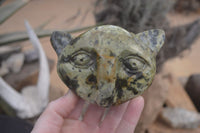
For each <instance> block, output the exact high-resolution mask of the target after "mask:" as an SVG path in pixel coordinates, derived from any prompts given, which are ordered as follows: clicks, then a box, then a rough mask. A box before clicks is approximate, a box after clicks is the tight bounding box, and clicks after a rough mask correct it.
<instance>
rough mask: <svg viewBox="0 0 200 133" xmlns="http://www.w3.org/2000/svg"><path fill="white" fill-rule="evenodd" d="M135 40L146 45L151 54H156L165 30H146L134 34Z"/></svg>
mask: <svg viewBox="0 0 200 133" xmlns="http://www.w3.org/2000/svg"><path fill="white" fill-rule="evenodd" d="M135 37H136V40H137V41H139V43H142V44H143V45H145V46H148V47H149V48H150V50H151V51H152V53H153V55H154V56H156V55H157V53H158V52H159V50H160V48H161V47H162V46H163V44H164V40H165V32H164V31H163V30H160V29H154V30H148V31H144V32H141V33H138V34H136V35H135Z"/></svg>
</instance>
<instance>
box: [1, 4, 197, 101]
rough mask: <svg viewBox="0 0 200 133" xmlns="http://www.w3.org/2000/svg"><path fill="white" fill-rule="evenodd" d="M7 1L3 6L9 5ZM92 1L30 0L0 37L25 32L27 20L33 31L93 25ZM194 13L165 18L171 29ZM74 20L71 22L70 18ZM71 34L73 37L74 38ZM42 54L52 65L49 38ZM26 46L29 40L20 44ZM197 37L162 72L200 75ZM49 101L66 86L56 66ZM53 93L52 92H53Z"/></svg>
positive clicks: (45, 40)
mask: <svg viewBox="0 0 200 133" xmlns="http://www.w3.org/2000/svg"><path fill="white" fill-rule="evenodd" d="M11 1H12V0H7V1H6V2H5V3H4V4H7V3H9V2H11ZM94 2H95V0H73V1H72V0H32V1H30V2H29V3H28V4H27V5H25V6H24V7H22V8H21V9H20V10H19V11H17V12H16V13H15V14H14V15H13V16H12V17H10V18H9V19H8V20H7V21H6V22H4V23H3V24H2V25H0V34H4V33H10V32H14V31H22V30H25V26H24V20H25V19H26V20H28V21H29V23H30V24H31V25H32V27H34V28H37V27H38V26H40V25H41V24H42V23H44V22H46V21H47V20H50V22H49V23H48V24H47V25H46V26H45V29H55V30H64V29H65V30H70V29H74V28H80V27H85V26H91V25H94V24H95V20H94V16H93V5H94ZM198 17H199V15H197V14H189V15H187V16H185V15H180V14H170V15H169V19H170V22H171V25H172V26H176V25H180V24H185V23H188V22H191V21H193V20H195V19H196V18H198ZM73 18H74V19H73ZM78 34H79V33H77V34H73V35H74V36H76V35H78ZM40 41H41V43H42V45H43V48H44V50H45V53H46V54H47V56H48V57H49V58H51V59H53V60H55V62H56V61H57V55H56V54H55V52H54V50H53V49H52V47H51V45H50V41H49V37H45V38H41V39H40ZM20 43H23V44H24V45H27V46H30V45H31V44H30V42H29V41H24V42H20ZM199 51H200V37H199V38H198V40H196V41H195V43H194V45H193V46H192V47H191V49H189V50H186V51H184V52H183V53H182V54H181V57H177V58H174V59H171V60H169V61H168V62H167V63H166V64H165V66H164V70H166V71H168V72H171V73H173V74H174V75H175V76H176V77H187V76H189V75H191V74H193V73H200V61H199V58H200V52H199ZM51 86H52V88H53V90H51V91H50V92H51V94H50V99H51V100H52V99H54V98H56V97H59V96H61V95H63V94H64V92H66V91H67V87H66V86H65V85H64V84H63V83H62V82H61V80H60V79H59V77H58V75H57V72H56V66H55V67H54V69H53V71H52V73H51ZM54 92H55V93H54Z"/></svg>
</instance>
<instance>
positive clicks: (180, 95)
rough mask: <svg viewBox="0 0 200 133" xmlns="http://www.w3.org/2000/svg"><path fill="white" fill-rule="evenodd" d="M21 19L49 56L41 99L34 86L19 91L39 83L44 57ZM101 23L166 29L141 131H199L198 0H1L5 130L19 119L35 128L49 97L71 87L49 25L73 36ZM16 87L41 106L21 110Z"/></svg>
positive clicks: (0, 111) (0, 88) (1, 123)
mask: <svg viewBox="0 0 200 133" xmlns="http://www.w3.org/2000/svg"><path fill="white" fill-rule="evenodd" d="M24 20H27V21H28V22H29V24H30V25H31V26H32V28H33V29H34V30H35V33H36V34H37V35H38V37H39V40H40V42H41V44H42V47H43V52H44V53H45V54H46V56H47V62H48V65H47V64H46V65H47V67H48V68H49V73H50V76H48V74H47V75H46V76H47V77H49V78H50V82H49V83H44V86H45V87H47V88H48V89H47V90H46V93H45V94H44V95H48V97H46V99H45V100H44V104H43V105H41V106H39V105H38V103H39V102H41V101H37V100H36V99H37V97H35V95H34V94H32V93H29V95H26V94H24V93H23V94H24V95H21V94H22V92H23V91H22V89H23V90H25V89H26V87H27V86H33V85H36V89H38V90H40V89H42V88H40V87H38V86H37V84H38V82H39V81H38V76H39V75H40V74H39V73H40V71H43V70H41V68H40V65H41V64H43V65H45V63H44V62H41V60H40V57H41V54H40V53H39V52H38V51H37V50H38V49H39V48H38V49H37V48H34V47H33V46H32V45H31V42H30V41H29V38H28V35H27V32H26V31H27V30H26V27H25V25H24ZM103 24H113V25H118V26H121V27H123V28H125V29H126V30H128V31H131V32H133V33H139V32H142V31H145V30H148V29H155V28H159V29H163V30H165V32H166V41H165V44H164V46H163V48H162V49H161V51H160V52H159V54H158V56H157V75H156V77H155V79H154V81H153V84H152V86H151V87H150V88H149V89H148V90H147V91H146V92H145V94H144V95H143V96H144V98H145V109H144V111H143V114H142V117H141V119H140V122H139V124H138V126H137V129H136V133H180V132H181V133H198V132H200V126H199V125H200V113H199V111H200V0H123V1H122V0H84V1H83V0H73V1H72V0H57V1H55V0H0V77H1V80H0V81H1V82H0V132H1V131H2V132H3V131H7V132H9V131H8V129H6V127H8V125H10V126H11V127H13V125H16V123H18V124H19V123H21V125H20V124H19V126H17V127H16V129H24V131H20V132H30V130H31V128H32V126H33V125H34V122H35V120H37V118H38V116H39V115H40V113H41V112H42V110H43V109H44V107H45V106H46V102H50V101H52V100H54V99H57V98H58V97H61V96H63V95H64V94H65V93H66V92H67V91H68V88H67V87H66V86H65V85H64V83H63V82H62V81H61V80H60V78H59V77H58V75H57V72H56V63H57V55H56V53H55V52H54V50H53V48H52V47H51V44H50V35H51V33H52V31H55V30H61V31H65V32H69V33H71V34H72V36H73V37H76V36H78V35H79V34H80V33H83V32H84V31H87V30H89V29H90V28H92V27H94V26H97V25H103ZM43 74H45V73H43ZM42 83H43V82H42ZM13 90H14V91H13ZM27 90H28V89H27ZM37 93H40V92H37ZM7 94H9V95H7ZM18 95H20V96H21V97H23V98H24V99H25V101H26V102H27V101H29V100H30V101H31V102H33V104H35V105H38V111H36V113H32V112H29V111H28V110H24V114H23V111H22V112H20V109H22V110H23V106H22V107H21V104H23V102H24V101H23V102H20V103H21V104H20V103H19V101H20V99H18V100H15V97H18ZM30 95H31V96H30ZM12 96H13V97H12ZM27 97H31V98H30V99H29V100H26V98H27ZM23 98H22V99H23ZM26 102H25V103H24V107H25V105H26V104H28V102H27V103H26ZM17 105H19V106H20V107H21V108H20V107H17ZM26 106H27V105H26ZM31 108H32V107H31V105H30V109H31ZM36 110H37V109H36ZM26 113H27V115H25V114H26ZM30 113H32V115H29V114H30ZM19 121H20V122H19ZM5 125H7V126H5Z"/></svg>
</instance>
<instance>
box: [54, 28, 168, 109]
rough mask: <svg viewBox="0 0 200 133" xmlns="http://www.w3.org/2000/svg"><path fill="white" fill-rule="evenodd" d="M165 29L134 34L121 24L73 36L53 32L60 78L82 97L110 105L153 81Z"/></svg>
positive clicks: (137, 91) (131, 96)
mask: <svg viewBox="0 0 200 133" xmlns="http://www.w3.org/2000/svg"><path fill="white" fill-rule="evenodd" d="M164 39H165V33H164V31H162V30H159V29H155V30H149V31H144V32H142V33H138V34H133V33H130V32H128V31H126V30H124V29H122V28H120V27H117V26H113V25H105V26H99V27H96V28H93V29H91V30H89V31H87V32H85V33H83V34H81V35H80V36H78V37H76V38H75V39H72V38H71V36H70V35H69V34H65V33H63V32H58V31H57V32H54V33H53V34H52V36H51V43H52V46H53V48H54V49H55V51H56V53H57V55H58V58H59V59H58V64H57V70H58V74H59V76H60V78H61V79H62V80H63V82H64V83H65V84H66V85H67V86H68V87H69V89H71V90H72V91H73V92H74V93H76V94H77V95H78V96H80V97H81V98H82V99H84V100H86V101H88V102H90V103H97V104H98V105H99V106H103V107H109V106H112V105H118V104H121V103H124V102H126V101H128V100H130V99H132V98H134V97H136V96H138V95H141V94H142V93H143V92H144V91H145V90H146V89H147V88H148V87H149V86H150V85H151V83H152V80H153V77H154V75H155V72H156V60H155V58H156V55H157V53H158V51H159V50H160V48H161V47H162V45H163V43H164Z"/></svg>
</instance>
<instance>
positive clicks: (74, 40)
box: [70, 36, 80, 45]
mask: <svg viewBox="0 0 200 133" xmlns="http://www.w3.org/2000/svg"><path fill="white" fill-rule="evenodd" d="M79 39H80V36H79V37H76V38H75V39H73V40H71V42H70V45H73V44H74V43H76V42H77V41H78V40H79Z"/></svg>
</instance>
